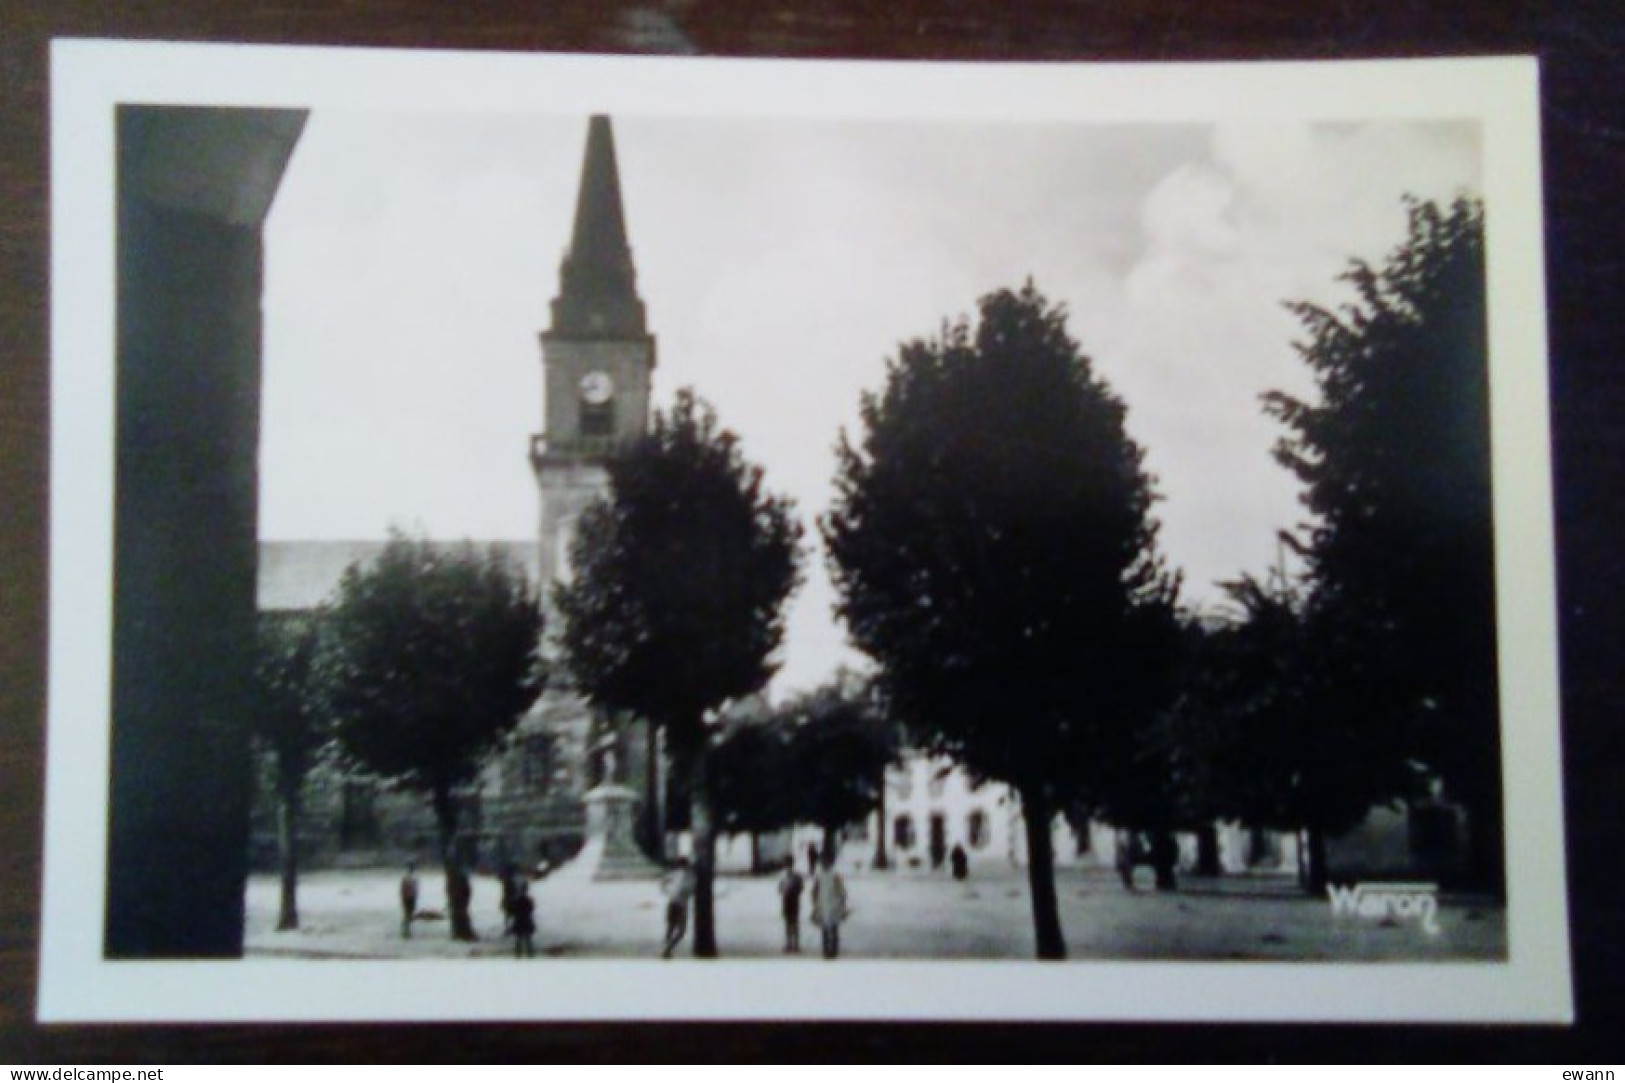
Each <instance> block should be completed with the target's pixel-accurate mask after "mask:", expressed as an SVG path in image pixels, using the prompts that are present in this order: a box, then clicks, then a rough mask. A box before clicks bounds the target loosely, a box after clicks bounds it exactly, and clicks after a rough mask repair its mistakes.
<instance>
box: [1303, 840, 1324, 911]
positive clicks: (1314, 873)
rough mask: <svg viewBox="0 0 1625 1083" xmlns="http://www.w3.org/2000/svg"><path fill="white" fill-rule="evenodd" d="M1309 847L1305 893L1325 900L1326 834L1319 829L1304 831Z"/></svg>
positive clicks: (1305, 868) (1307, 848)
mask: <svg viewBox="0 0 1625 1083" xmlns="http://www.w3.org/2000/svg"><path fill="white" fill-rule="evenodd" d="M1304 835H1305V836H1306V838H1307V841H1308V845H1307V846H1306V847H1305V851H1306V857H1307V861H1306V862H1305V865H1304V871H1305V878H1304V891H1305V892H1307V893H1308V894H1309V896H1310V897H1311V898H1316V899H1319V898H1324V897H1325V895H1326V882H1327V875H1326V832H1325V831H1323V830H1322V829H1321V828H1318V827H1309V828H1305V829H1304Z"/></svg>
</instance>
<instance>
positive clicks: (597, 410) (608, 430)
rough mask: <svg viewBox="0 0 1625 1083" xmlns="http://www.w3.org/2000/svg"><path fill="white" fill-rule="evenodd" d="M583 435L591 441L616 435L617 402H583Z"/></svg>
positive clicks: (607, 400) (609, 400) (612, 400)
mask: <svg viewBox="0 0 1625 1083" xmlns="http://www.w3.org/2000/svg"><path fill="white" fill-rule="evenodd" d="M581 435H582V436H584V437H587V438H589V439H602V438H604V437H609V436H614V435H615V400H614V399H606V400H604V401H603V402H597V403H594V402H582V404H581Z"/></svg>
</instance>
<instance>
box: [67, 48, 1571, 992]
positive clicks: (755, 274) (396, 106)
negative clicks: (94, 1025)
mask: <svg viewBox="0 0 1625 1083" xmlns="http://www.w3.org/2000/svg"><path fill="white" fill-rule="evenodd" d="M51 93H52V118H51V123H52V178H51V186H52V200H51V203H52V279H51V281H52V297H51V308H52V311H51V326H52V396H53V397H52V422H51V432H52V460H51V461H52V486H51V491H52V519H51V631H50V669H49V672H50V686H49V697H50V699H49V734H48V737H49V740H48V746H49V762H48V778H47V791H48V796H47V818H46V831H47V839H46V875H45V884H44V904H43V932H42V949H41V950H42V961H41V975H40V999H39V1006H38V1011H39V1015H40V1018H41V1019H43V1020H47V1021H82V1020H185V1021H225V1020H272V1021H275V1020H290V1021H292V1020H431V1019H444V1020H482V1019H492V1020H495V1019H507V1020H609V1019H644V1018H650V1019H758V1020H768V1019H788V1020H803V1019H1011V1020H1023V1019H1032V1020H1043V1019H1052V1020H1061V1019H1066V1020H1286V1021H1315V1020H1367V1021H1400V1022H1404V1021H1418V1022H1421V1021H1461V1022H1496V1021H1544V1022H1561V1021H1567V1020H1569V1019H1570V1018H1571V1017H1572V1002H1571V992H1570V979H1569V947H1568V925H1567V922H1568V919H1567V904H1566V887H1565V871H1564V849H1563V835H1562V819H1561V776H1560V756H1559V718H1558V694H1557V666H1556V653H1557V649H1556V633H1555V602H1554V571H1553V553H1552V527H1551V492H1550V458H1549V436H1548V432H1547V422H1546V418H1547V396H1546V358H1545V321H1544V309H1543V289H1544V287H1543V279H1542V267H1543V255H1542V247H1541V215H1540V191H1539V140H1538V130H1537V121H1536V117H1537V107H1536V68H1535V64H1534V61H1532V60H1528V59H1517V58H1504V59H1471V60H1437V61H1432V60H1416V61H1382V62H1377V61H1373V62H1355V63H1292V64H1285V63H1283V64H1263V63H1248V64H1207V65H1104V66H1090V65H1067V64H1046V65H1000V64H908V65H903V64H883V63H844V62H842V63H835V62H830V63H824V62H775V61H708V60H687V59H632V58H608V57H580V56H576V57H565V56H519V55H508V54H486V55H477V54H472V53H429V52H422V53H418V52H388V51H372V50H346V49H318V48H279V47H265V46H227V45H170V44H159V43H127V42H126V43H115V42H102V41H62V42H58V43H56V45H55V47H54V49H53V53H52V88H51Z"/></svg>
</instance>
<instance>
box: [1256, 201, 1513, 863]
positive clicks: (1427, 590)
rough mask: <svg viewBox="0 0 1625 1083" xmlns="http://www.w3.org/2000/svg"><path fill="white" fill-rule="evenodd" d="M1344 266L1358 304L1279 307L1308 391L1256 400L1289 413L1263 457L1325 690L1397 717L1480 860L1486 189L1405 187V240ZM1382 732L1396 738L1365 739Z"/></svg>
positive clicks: (1494, 784) (1487, 563) (1488, 803)
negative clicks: (1374, 260) (1413, 196)
mask: <svg viewBox="0 0 1625 1083" xmlns="http://www.w3.org/2000/svg"><path fill="white" fill-rule="evenodd" d="M1345 278H1346V279H1347V280H1348V281H1349V282H1350V283H1351V284H1352V285H1353V287H1354V289H1355V292H1356V300H1355V302H1354V303H1352V304H1350V305H1348V306H1346V307H1344V308H1342V309H1339V310H1337V311H1332V310H1328V309H1325V308H1320V307H1317V306H1314V305H1307V304H1298V305H1293V306H1291V307H1292V309H1293V311H1294V312H1295V313H1297V315H1298V317H1299V318H1300V319H1301V320H1302V322H1303V324H1304V327H1305V330H1306V333H1307V335H1306V338H1305V340H1304V341H1303V342H1301V343H1300V344H1299V346H1298V349H1299V352H1300V354H1301V355H1302V356H1303V358H1304V361H1305V362H1306V363H1307V364H1308V365H1309V367H1310V369H1311V370H1312V372H1313V374H1314V376H1315V380H1316V384H1317V390H1318V397H1317V398H1315V399H1313V400H1306V399H1299V398H1296V397H1293V396H1290V395H1286V394H1283V393H1280V392H1276V393H1272V394H1269V395H1266V396H1265V398H1264V405H1265V409H1266V411H1267V412H1268V413H1270V414H1271V416H1273V417H1275V418H1276V419H1277V420H1279V421H1280V422H1281V423H1282V424H1283V425H1284V426H1285V428H1286V429H1287V433H1286V435H1285V436H1283V437H1282V439H1281V440H1280V442H1279V443H1278V444H1277V447H1276V457H1277V459H1278V460H1279V461H1280V462H1281V463H1282V464H1283V465H1285V466H1286V467H1287V468H1288V469H1289V470H1291V471H1292V472H1293V473H1294V474H1295V475H1296V476H1297V477H1298V478H1299V479H1300V480H1301V481H1302V483H1303V485H1304V494H1303V501H1304V504H1305V505H1306V507H1307V508H1308V509H1309V510H1310V512H1312V513H1313V517H1312V519H1311V521H1310V522H1309V523H1307V524H1306V525H1305V526H1304V527H1303V529H1302V530H1301V532H1300V534H1299V535H1298V538H1297V540H1298V546H1299V549H1300V551H1301V552H1302V554H1303V556H1304V558H1305V560H1306V562H1307V567H1308V579H1309V587H1310V591H1309V597H1308V599H1307V603H1306V611H1305V617H1306V620H1307V635H1308V637H1309V640H1310V644H1311V649H1312V650H1313V652H1314V653H1315V655H1316V659H1317V661H1318V664H1319V667H1320V671H1321V672H1322V673H1324V674H1325V676H1326V679H1327V680H1328V682H1331V685H1332V688H1331V691H1332V692H1334V693H1335V695H1334V696H1332V698H1331V699H1330V700H1328V701H1323V702H1322V706H1323V707H1329V708H1331V709H1334V710H1335V711H1337V712H1338V713H1339V714H1340V715H1341V716H1342V717H1341V718H1340V719H1339V720H1338V722H1337V724H1340V725H1344V726H1346V727H1348V728H1350V729H1351V730H1354V729H1356V728H1357V727H1359V726H1361V725H1362V724H1365V725H1369V724H1370V720H1371V719H1374V718H1388V719H1393V720H1396V721H1398V722H1401V723H1402V724H1403V725H1404V726H1405V727H1406V728H1405V731H1404V734H1403V736H1402V739H1398V740H1400V743H1401V745H1402V751H1403V752H1404V753H1407V754H1409V755H1412V756H1415V757H1418V758H1420V759H1421V760H1423V761H1425V762H1428V763H1430V764H1431V765H1433V766H1434V768H1435V769H1436V770H1439V771H1441V772H1442V773H1443V774H1444V777H1445V779H1446V781H1447V783H1449V785H1450V786H1451V788H1452V789H1453V790H1455V792H1456V793H1457V795H1458V796H1460V797H1461V798H1462V799H1464V800H1465V801H1467V802H1468V804H1469V807H1471V808H1473V809H1474V812H1475V819H1476V820H1477V821H1478V827H1479V832H1478V836H1477V838H1478V844H1479V845H1480V855H1479V856H1480V858H1482V859H1483V860H1486V861H1490V862H1492V863H1493V862H1494V860H1495V857H1494V854H1496V853H1498V851H1499V815H1500V813H1499V792H1500V790H1499V787H1500V780H1499V759H1500V744H1499V729H1498V721H1497V707H1496V696H1495V688H1496V659H1495V597H1494V578H1495V567H1494V539H1493V530H1492V515H1491V513H1492V503H1491V477H1490V469H1491V464H1490V444H1489V440H1490V431H1489V374H1488V345H1487V343H1488V339H1487V321H1486V308H1485V287H1484V210H1483V206H1482V204H1480V203H1479V202H1477V201H1475V200H1470V199H1458V200H1456V201H1455V202H1453V203H1452V204H1450V205H1449V206H1448V207H1440V206H1438V205H1436V204H1433V203H1426V202H1419V201H1411V203H1410V206H1409V233H1408V236H1407V238H1406V240H1405V241H1404V242H1403V243H1402V244H1401V245H1400V246H1399V247H1398V248H1397V249H1396V250H1395V251H1394V252H1393V253H1392V254H1390V255H1389V257H1388V258H1387V260H1386V261H1385V262H1384V263H1383V265H1382V266H1381V267H1372V266H1369V265H1367V264H1364V263H1360V262H1356V263H1354V264H1353V265H1352V267H1351V268H1350V270H1349V271H1348V273H1347V274H1346V275H1345ZM1362 719H1363V720H1365V721H1364V723H1362ZM1371 739H1372V738H1370V737H1367V738H1365V740H1367V741H1369V740H1371ZM1384 739H1394V738H1389V737H1385V736H1383V735H1378V736H1377V737H1376V738H1375V740H1379V741H1380V740H1384ZM1358 740H1361V738H1359V737H1358V735H1357V734H1355V733H1351V734H1350V742H1351V743H1353V742H1357V741H1358Z"/></svg>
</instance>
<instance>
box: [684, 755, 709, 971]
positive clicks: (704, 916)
mask: <svg viewBox="0 0 1625 1083" xmlns="http://www.w3.org/2000/svg"><path fill="white" fill-rule="evenodd" d="M685 759H687V760H688V795H689V796H688V801H689V814H688V827H689V832H690V834H691V835H692V836H693V839H694V957H695V958H696V959H715V958H716V957H717V919H716V896H715V893H714V890H713V889H714V887H715V883H716V868H717V836H716V825H715V823H714V822H713V820H712V818H711V783H710V779H709V777H708V773H707V771H706V762H705V737H704V735H703V734H702V735H701V736H700V737H699V738H698V739H697V740H696V741H695V742H694V745H693V746H692V747H690V748H689V749H688V750H687V755H686V756H685Z"/></svg>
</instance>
